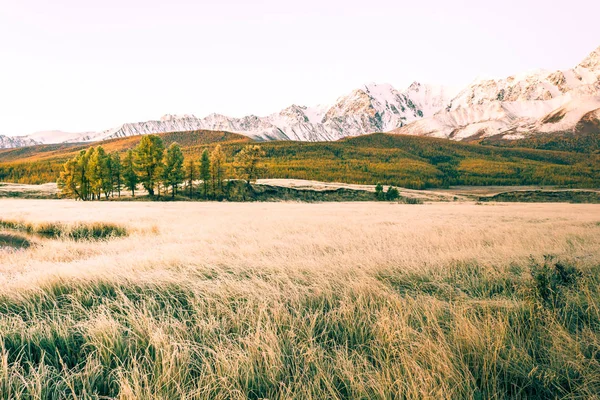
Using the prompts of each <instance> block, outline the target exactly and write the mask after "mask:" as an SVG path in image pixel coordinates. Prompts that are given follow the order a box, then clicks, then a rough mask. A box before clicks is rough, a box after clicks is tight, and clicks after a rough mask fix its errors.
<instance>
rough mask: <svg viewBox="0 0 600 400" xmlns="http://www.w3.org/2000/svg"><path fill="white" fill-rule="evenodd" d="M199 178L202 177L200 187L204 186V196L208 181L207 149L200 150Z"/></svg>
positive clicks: (208, 161) (206, 192)
mask: <svg viewBox="0 0 600 400" xmlns="http://www.w3.org/2000/svg"><path fill="white" fill-rule="evenodd" d="M200 179H202V187H203V188H204V198H205V199H206V198H207V197H208V184H209V182H210V155H209V154H208V149H204V151H203V152H202V158H201V159H200Z"/></svg>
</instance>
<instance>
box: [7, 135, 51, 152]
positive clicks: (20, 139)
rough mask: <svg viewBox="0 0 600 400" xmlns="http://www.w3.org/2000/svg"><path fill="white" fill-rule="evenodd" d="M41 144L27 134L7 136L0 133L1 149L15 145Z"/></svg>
mask: <svg viewBox="0 0 600 400" xmlns="http://www.w3.org/2000/svg"><path fill="white" fill-rule="evenodd" d="M36 144H41V143H40V142H36V141H35V140H33V139H31V138H29V137H27V136H5V135H0V149H12V148H15V147H25V146H34V145H36Z"/></svg>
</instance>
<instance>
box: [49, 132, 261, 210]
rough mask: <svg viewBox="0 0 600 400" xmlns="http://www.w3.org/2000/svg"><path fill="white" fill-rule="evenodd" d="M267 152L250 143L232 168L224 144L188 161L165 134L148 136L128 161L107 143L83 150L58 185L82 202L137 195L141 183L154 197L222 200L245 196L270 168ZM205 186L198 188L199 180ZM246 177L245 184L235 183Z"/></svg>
mask: <svg viewBox="0 0 600 400" xmlns="http://www.w3.org/2000/svg"><path fill="white" fill-rule="evenodd" d="M264 155H265V153H264V151H263V150H262V148H261V147H260V146H258V145H247V146H245V147H243V148H242V149H241V150H240V151H239V152H238V153H237V154H235V155H234V160H233V161H234V162H233V164H232V166H233V171H232V170H231V168H226V167H225V163H226V156H225V153H224V152H223V150H222V148H221V146H220V145H217V146H215V148H214V149H213V150H212V151H211V152H210V153H209V151H208V149H205V150H204V151H203V152H202V154H201V156H200V159H199V160H195V159H194V158H193V157H189V158H188V159H187V160H186V159H185V157H184V155H183V152H182V150H181V146H180V145H179V144H178V143H172V144H171V145H170V146H168V147H167V148H165V146H164V143H163V141H162V139H161V138H160V136H156V135H147V136H143V137H142V138H141V140H140V143H139V144H138V145H137V147H136V148H134V149H131V150H129V151H127V153H126V154H125V157H124V159H121V155H120V154H119V153H118V152H113V153H107V152H106V151H105V150H104V148H103V147H102V146H96V147H90V148H88V149H87V150H81V151H80V152H79V154H78V155H77V156H75V157H74V158H72V159H71V160H68V161H67V162H66V163H65V164H64V165H63V167H62V171H61V172H60V177H59V179H58V187H59V189H60V192H61V196H62V197H70V198H76V199H79V200H86V201H87V200H100V199H102V198H105V199H109V198H111V197H121V191H122V190H123V189H126V190H128V191H130V192H131V196H132V197H135V195H136V189H137V188H138V186H139V185H141V186H142V187H143V188H144V189H145V190H146V192H147V193H148V195H149V196H150V197H160V196H161V195H168V194H169V193H170V195H171V197H172V198H175V196H177V195H187V196H188V197H190V198H203V199H215V200H222V199H226V198H228V197H229V195H230V194H231V193H232V191H233V190H236V191H237V192H240V191H241V193H236V195H237V196H238V197H240V195H241V198H242V199H245V197H246V191H247V190H251V189H252V187H251V185H250V184H251V182H252V181H254V180H256V179H258V178H259V177H260V176H261V175H263V174H264V172H265V167H264V165H263V157H264ZM197 181H199V182H200V184H199V185H196V186H194V184H195V182H197ZM234 181H241V182H243V183H244V185H242V186H241V188H240V185H237V186H236V185H235V184H233V182H234Z"/></svg>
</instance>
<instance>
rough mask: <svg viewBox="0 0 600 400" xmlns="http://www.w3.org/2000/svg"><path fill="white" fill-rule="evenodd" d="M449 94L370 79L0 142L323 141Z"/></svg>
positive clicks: (399, 120) (408, 114)
mask: <svg viewBox="0 0 600 400" xmlns="http://www.w3.org/2000/svg"><path fill="white" fill-rule="evenodd" d="M452 94H454V93H453V92H452V91H451V90H449V89H447V88H445V87H442V86H432V85H423V84H420V83H416V82H415V83H413V84H412V85H411V86H410V87H409V88H408V89H406V90H405V91H404V92H400V91H398V90H396V89H394V88H393V87H392V86H391V85H388V84H375V83H371V84H368V85H365V86H363V87H361V88H359V89H356V90H354V91H352V92H351V93H350V94H348V95H346V96H342V97H340V98H339V99H338V100H337V101H336V102H335V104H334V105H333V106H317V107H305V106H299V105H292V106H290V107H288V108H286V109H284V110H282V111H280V112H278V113H275V114H271V115H268V116H266V117H257V116H255V115H249V116H245V117H242V118H231V117H227V116H225V115H220V114H211V115H209V116H207V117H205V118H197V117H195V116H194V115H165V116H163V117H162V118H160V119H159V120H155V121H145V122H136V123H125V124H123V125H121V126H118V127H116V128H113V129H108V130H105V131H102V132H85V133H66V132H60V131H48V132H38V133H35V134H32V135H28V136H22V137H19V138H17V137H7V139H5V141H3V142H0V143H1V145H0V148H5V147H20V146H28V145H33V144H47V143H63V142H89V141H97V140H105V139H114V138H120V137H126V136H133V135H144V134H151V133H162V132H183V131H192V130H198V129H206V130H219V131H229V132H236V133H241V134H244V135H247V136H250V137H252V138H255V139H258V140H299V141H328V140H337V139H340V138H342V137H346V136H358V135H362V134H366V133H372V132H381V131H389V130H392V129H395V128H397V127H400V126H403V125H404V124H407V123H409V122H411V121H415V120H417V119H420V118H423V117H428V116H431V115H433V114H434V113H435V112H436V111H438V110H440V109H442V108H443V107H444V105H445V104H446V103H447V102H448V101H449V100H450V98H451V95H452Z"/></svg>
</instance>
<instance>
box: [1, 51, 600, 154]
mask: <svg viewBox="0 0 600 400" xmlns="http://www.w3.org/2000/svg"><path fill="white" fill-rule="evenodd" d="M599 97H600V47H598V48H597V49H596V50H595V51H593V52H592V53H591V54H590V55H589V56H588V57H586V58H585V59H584V60H583V61H582V62H581V63H579V65H577V66H576V67H574V68H572V69H569V70H565V71H555V72H550V71H544V70H537V71H530V72H526V73H522V74H517V75H513V76H510V77H508V78H506V79H499V80H494V79H479V80H476V81H474V82H473V83H472V84H471V85H469V86H467V87H466V88H464V89H463V90H462V91H460V92H458V91H455V90H452V89H450V88H447V87H443V86H434V85H424V84H420V83H417V82H415V83H413V84H412V85H410V86H409V87H408V88H407V89H406V90H404V91H398V90H396V89H395V88H394V87H392V86H391V85H388V84H374V83H371V84H367V85H364V86H363V87H360V88H358V89H356V90H354V91H352V92H351V93H349V94H347V95H345V96H342V97H340V98H338V99H337V100H336V101H335V103H334V104H333V105H331V106H318V107H312V108H311V107H305V106H299V105H292V106H290V107H288V108H286V109H284V110H282V111H280V112H278V113H274V114H271V115H268V116H265V117H258V116H255V115H248V116H245V117H241V118H232V117H227V116H225V115H220V114H211V115H208V116H207V117H205V118H197V117H196V116H194V115H179V116H177V115H165V116H164V117H162V118H161V119H159V120H153V121H145V122H136V123H125V124H123V125H121V126H118V127H116V128H113V129H108V130H105V131H102V132H85V133H65V132H60V131H50V132H38V133H35V134H32V135H28V136H20V137H8V136H0V148H5V147H19V146H28V145H32V144H40V143H60V142H78V141H84V142H87V141H97V140H104V139H111V138H119V137H126V136H133V135H143V134H152V133H162V132H175V131H192V130H199V129H205V130H219V131H230V132H236V133H241V134H244V135H247V136H249V137H252V138H254V139H257V140H299V141H328V140H337V139H340V138H342V137H347V136H358V135H363V134H367V133H373V132H386V131H394V132H397V133H404V134H411V135H426V136H436V137H443V138H450V139H455V140H464V139H473V138H478V137H485V136H493V135H507V137H510V138H520V137H523V136H525V135H527V134H528V133H529V132H554V131H559V130H569V129H574V127H575V126H576V125H577V123H578V122H579V120H580V119H581V118H583V116H584V115H587V116H588V117H589V118H591V117H590V115H592V116H593V115H595V114H589V113H590V111H593V110H595V109H596V108H598V107H597V104H598V98H599Z"/></svg>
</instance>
